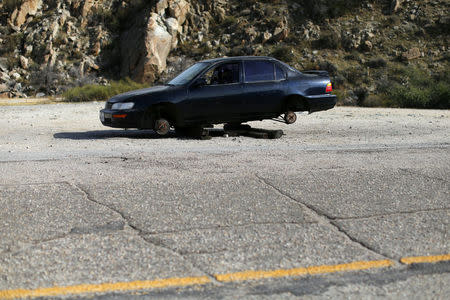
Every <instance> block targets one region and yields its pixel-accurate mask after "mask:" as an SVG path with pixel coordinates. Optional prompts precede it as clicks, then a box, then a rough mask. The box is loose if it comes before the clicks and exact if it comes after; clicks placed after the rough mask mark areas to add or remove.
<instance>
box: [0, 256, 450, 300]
mask: <svg viewBox="0 0 450 300" xmlns="http://www.w3.org/2000/svg"><path fill="white" fill-rule="evenodd" d="M448 260H450V254H444V255H434V256H414V257H404V258H401V259H400V262H402V263H403V264H413V263H434V262H440V261H448ZM394 264H395V262H394V261H392V260H388V259H387V260H373V261H356V262H350V263H346V264H338V265H322V266H311V267H304V268H293V269H279V270H261V271H243V272H236V273H228V274H216V275H214V277H215V279H216V280H217V281H219V282H232V281H245V280H256V279H263V278H280V277H291V276H304V275H315V274H329V273H336V272H346V271H360V270H368V269H376V268H387V267H391V266H393V265H394ZM212 282H213V281H212V280H211V279H210V278H209V277H207V276H198V277H180V278H167V279H157V280H145V281H131V282H116V283H100V284H80V285H72V286H55V287H49V288H38V289H34V290H26V289H16V290H0V299H15V298H26V297H50V296H63V295H79V294H87V293H111V292H118V291H121V292H124V291H136V290H143V289H157V288H170V287H172V288H173V287H185V286H191V285H205V284H208V283H212Z"/></svg>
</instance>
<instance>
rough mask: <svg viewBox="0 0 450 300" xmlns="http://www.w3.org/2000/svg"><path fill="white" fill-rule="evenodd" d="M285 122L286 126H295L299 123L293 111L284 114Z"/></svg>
mask: <svg viewBox="0 0 450 300" xmlns="http://www.w3.org/2000/svg"><path fill="white" fill-rule="evenodd" d="M284 121H285V122H286V124H294V123H295V122H296V121H297V115H296V114H295V112H293V111H287V112H286V113H285V114H284Z"/></svg>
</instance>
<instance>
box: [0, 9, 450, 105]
mask: <svg viewBox="0 0 450 300" xmlns="http://www.w3.org/2000/svg"><path fill="white" fill-rule="evenodd" d="M447 2H448V1H447ZM344 4H345V5H344ZM445 4H446V0H424V1H423V3H422V2H421V3H418V2H417V1H406V0H382V1H379V0H366V1H357V0H347V1H344V0H336V1H329V0H296V1H285V0H283V1H253V0H252V1H239V0H195V1H194V0H152V1H134V0H110V1H105V0H60V1H43V0H21V1H1V2H0V85H1V89H0V93H1V94H2V96H5V95H9V96H20V97H25V96H26V95H36V94H37V93H45V94H46V95H49V94H60V93H61V92H63V91H64V90H65V89H67V88H69V87H72V86H76V85H83V84H86V83H98V84H105V83H107V80H106V79H105V77H106V78H109V79H113V80H116V79H119V78H120V77H125V76H128V77H131V78H132V79H134V80H136V81H139V82H146V83H148V84H152V83H154V82H155V81H161V80H166V79H168V78H170V77H172V76H173V75H175V73H178V72H180V71H182V69H183V68H185V67H187V66H188V65H190V64H192V63H193V62H195V61H198V60H201V59H206V58H212V57H218V56H232V55H269V56H276V57H277V58H280V59H281V60H284V61H286V62H289V63H290V64H292V65H293V66H294V67H296V68H298V69H303V68H325V69H327V70H328V71H329V72H330V74H331V75H332V76H333V80H334V81H335V82H336V86H337V87H339V86H341V87H343V88H346V87H348V86H352V85H354V86H359V85H367V88H368V90H370V91H372V90H373V89H374V88H375V84H376V83H375V82H382V81H383V80H384V79H383V78H381V77H382V76H384V75H383V72H381V70H380V72H378V70H375V71H374V70H372V69H377V68H382V67H380V64H378V63H377V62H378V61H381V60H378V58H380V59H382V60H383V61H384V62H387V63H388V64H390V63H404V64H410V65H413V64H420V66H421V67H423V68H427V69H428V71H430V73H434V72H437V73H439V72H442V70H445V69H448V57H449V54H448V53H449V52H450V51H449V49H450V48H449V47H448V42H447V41H448V34H449V29H448V28H450V26H449V24H450V18H449V17H448V16H447V15H448V14H446V9H445ZM419 49H420V50H419ZM384 67H386V63H385V64H384ZM387 72H388V71H387ZM371 76H372V77H373V78H369V77H371ZM374 76H378V77H377V79H374V78H375V77H374ZM362 78H364V80H362ZM380 78H381V79H382V80H379V79H380Z"/></svg>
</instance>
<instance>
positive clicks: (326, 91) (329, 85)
mask: <svg viewBox="0 0 450 300" xmlns="http://www.w3.org/2000/svg"><path fill="white" fill-rule="evenodd" d="M332 91H333V86H332V85H331V82H329V83H328V84H327V88H326V89H325V93H331V92H332Z"/></svg>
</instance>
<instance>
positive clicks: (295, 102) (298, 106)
mask: <svg viewBox="0 0 450 300" xmlns="http://www.w3.org/2000/svg"><path fill="white" fill-rule="evenodd" d="M284 103H285V107H284V110H285V111H289V110H291V111H309V103H308V100H307V99H306V98H305V97H303V96H300V95H291V96H288V97H287V98H286V100H285V102H284Z"/></svg>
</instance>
